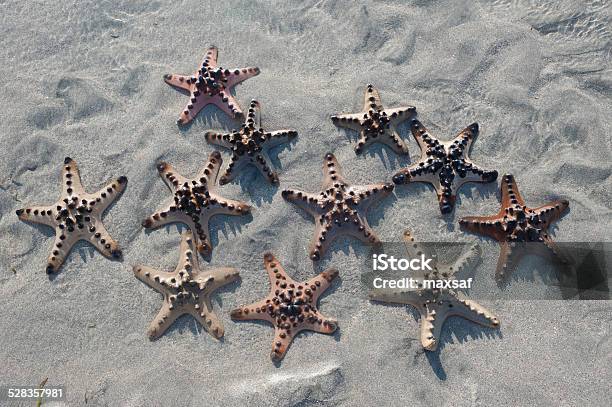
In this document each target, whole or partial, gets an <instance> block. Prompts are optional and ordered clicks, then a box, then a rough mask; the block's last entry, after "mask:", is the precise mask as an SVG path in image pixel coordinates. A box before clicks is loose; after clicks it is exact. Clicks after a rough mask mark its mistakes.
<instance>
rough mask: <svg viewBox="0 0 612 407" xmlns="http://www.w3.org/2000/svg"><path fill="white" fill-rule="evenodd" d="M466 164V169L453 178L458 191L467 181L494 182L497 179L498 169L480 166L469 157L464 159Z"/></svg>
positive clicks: (455, 189) (454, 188) (454, 187)
mask: <svg viewBox="0 0 612 407" xmlns="http://www.w3.org/2000/svg"><path fill="white" fill-rule="evenodd" d="M464 165H465V171H464V172H459V174H458V175H459V176H455V178H454V180H453V184H454V185H453V190H454V191H457V190H458V189H459V188H460V187H461V185H463V184H465V183H466V182H493V181H495V180H496V179H497V175H498V173H497V171H496V170H485V169H484V168H480V167H479V166H477V165H476V164H474V163H472V162H471V161H470V160H469V159H465V160H464Z"/></svg>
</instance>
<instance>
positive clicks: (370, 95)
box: [363, 84, 383, 112]
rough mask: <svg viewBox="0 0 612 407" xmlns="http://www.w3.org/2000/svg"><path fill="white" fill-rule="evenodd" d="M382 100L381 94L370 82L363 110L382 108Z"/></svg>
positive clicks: (365, 94) (364, 96)
mask: <svg viewBox="0 0 612 407" xmlns="http://www.w3.org/2000/svg"><path fill="white" fill-rule="evenodd" d="M382 108H383V105H382V100H381V99H380V94H379V93H378V90H377V89H376V88H374V86H372V85H371V84H368V86H367V87H366V90H365V93H364V95H363V110H364V111H366V112H367V111H368V110H370V109H377V110H378V109H382Z"/></svg>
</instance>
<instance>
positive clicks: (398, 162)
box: [338, 128, 410, 170]
mask: <svg viewBox="0 0 612 407" xmlns="http://www.w3.org/2000/svg"><path fill="white" fill-rule="evenodd" d="M338 130H340V131H342V132H344V134H345V135H346V138H347V139H349V141H350V142H351V146H352V148H353V149H354V147H355V145H356V144H357V141H358V140H359V133H358V132H356V131H354V130H349V129H345V128H338ZM353 154H355V156H356V157H358V158H361V159H363V158H364V157H365V156H367V157H376V156H378V157H379V158H380V161H382V163H383V165H384V167H385V169H387V170H392V169H393V168H397V167H398V166H400V167H403V166H407V165H409V164H410V156H409V155H405V156H403V155H399V154H397V153H396V152H395V151H393V150H392V149H391V147H389V146H387V145H385V144H382V143H374V144H371V145H369V146H368V147H367V148H366V149H365V151H363V152H362V153H361V154H356V153H354V152H353Z"/></svg>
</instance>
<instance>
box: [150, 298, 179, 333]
mask: <svg viewBox="0 0 612 407" xmlns="http://www.w3.org/2000/svg"><path fill="white" fill-rule="evenodd" d="M172 307H173V306H172V304H171V303H170V301H169V300H167V299H166V298H165V296H164V302H163V304H162V307H161V309H160V310H159V312H158V313H157V315H156V316H155V318H153V321H151V324H150V325H149V329H148V330H147V335H149V339H151V340H154V339H158V338H159V337H160V336H162V335H163V334H164V332H166V331H167V330H168V328H170V326H171V325H172V324H173V323H174V321H176V319H177V318H178V317H179V316H180V315H182V313H179V312H177V310H176V309H173V308H172Z"/></svg>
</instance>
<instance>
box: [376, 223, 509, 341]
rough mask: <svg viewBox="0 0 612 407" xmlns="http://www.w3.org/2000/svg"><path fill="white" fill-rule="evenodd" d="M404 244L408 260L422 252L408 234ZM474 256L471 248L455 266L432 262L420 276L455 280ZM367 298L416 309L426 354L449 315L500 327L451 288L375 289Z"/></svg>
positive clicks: (437, 338) (480, 307) (453, 264)
mask: <svg viewBox="0 0 612 407" xmlns="http://www.w3.org/2000/svg"><path fill="white" fill-rule="evenodd" d="M404 243H405V245H406V249H407V251H408V255H409V256H410V257H413V256H415V255H416V253H424V250H423V249H422V248H421V247H420V245H419V244H418V243H416V242H415V241H414V238H413V237H412V235H411V234H410V232H408V231H406V232H405V233H404ZM475 256H479V251H477V250H475V249H474V247H472V248H470V250H469V251H467V252H466V253H464V254H462V255H461V256H459V258H457V259H456V261H455V262H454V263H449V264H438V262H437V260H436V261H434V262H433V264H434V267H433V271H431V272H428V273H423V279H424V280H454V279H455V273H456V272H457V271H458V270H460V269H463V268H464V266H465V265H466V264H469V263H474V262H475V261H474V260H475ZM429 257H431V256H429ZM417 280H418V278H417ZM368 297H369V298H370V300H372V301H378V302H383V303H384V302H386V303H395V304H407V305H411V306H413V307H415V308H416V309H417V310H418V311H419V313H420V314H421V319H420V325H421V335H420V336H421V345H422V346H423V348H424V349H425V350H428V351H435V350H436V349H437V348H438V345H439V341H440V339H439V338H440V334H441V332H442V327H443V325H444V322H445V321H446V320H447V319H448V318H449V317H451V316H459V317H462V318H464V319H467V320H470V321H472V322H475V323H477V324H480V325H482V326H486V327H491V328H499V327H500V322H499V319H498V318H497V317H496V316H495V315H493V314H492V313H491V312H490V311H489V310H487V309H486V308H484V307H482V306H481V305H479V304H477V303H476V302H474V301H470V300H466V299H464V298H461V297H459V295H458V294H457V293H456V292H455V291H454V290H453V289H448V288H424V287H423V286H422V283H421V286H420V288H418V289H374V290H372V291H370V293H368Z"/></svg>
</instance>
